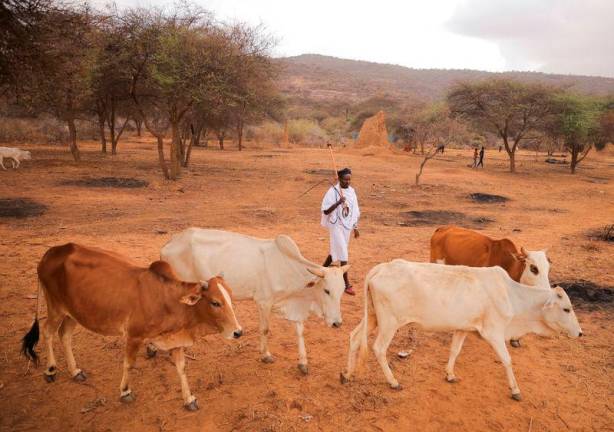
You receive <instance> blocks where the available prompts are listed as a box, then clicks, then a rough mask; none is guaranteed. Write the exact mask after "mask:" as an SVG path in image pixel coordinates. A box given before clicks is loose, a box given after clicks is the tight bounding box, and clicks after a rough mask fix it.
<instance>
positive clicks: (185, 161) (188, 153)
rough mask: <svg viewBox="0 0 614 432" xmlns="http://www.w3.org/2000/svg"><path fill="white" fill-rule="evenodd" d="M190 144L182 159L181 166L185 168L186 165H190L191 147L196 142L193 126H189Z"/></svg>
mask: <svg viewBox="0 0 614 432" xmlns="http://www.w3.org/2000/svg"><path fill="white" fill-rule="evenodd" d="M190 132H191V135H190V143H189V144H188V148H187V149H186V151H185V156H184V158H183V164H182V165H183V166H184V167H185V168H187V167H188V164H189V163H190V156H191V155H192V146H193V145H194V141H196V133H195V132H196V131H195V130H194V126H192V125H190Z"/></svg>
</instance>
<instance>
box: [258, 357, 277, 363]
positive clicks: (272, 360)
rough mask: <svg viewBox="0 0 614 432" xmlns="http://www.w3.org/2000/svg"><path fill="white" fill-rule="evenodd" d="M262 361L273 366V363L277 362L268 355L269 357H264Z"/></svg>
mask: <svg viewBox="0 0 614 432" xmlns="http://www.w3.org/2000/svg"><path fill="white" fill-rule="evenodd" d="M260 361H261V362H262V363H266V364H271V363H273V362H274V361H275V359H274V358H273V356H270V355H268V356H264V357H262V358H261V359H260Z"/></svg>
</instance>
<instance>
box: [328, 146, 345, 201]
mask: <svg viewBox="0 0 614 432" xmlns="http://www.w3.org/2000/svg"><path fill="white" fill-rule="evenodd" d="M326 145H327V146H328V150H330V157H331V159H332V160H333V170H334V171H335V172H334V175H335V176H337V177H339V175H338V174H337V173H338V170H337V163H336V162H335V154H334V153H333V146H332V144H331V143H328V144H326ZM335 180H336V179H335ZM333 184H334V183H333ZM339 195H341V198H343V190H342V189H341V184H339ZM343 208H344V209H347V208H348V203H347V202H346V201H344V202H343Z"/></svg>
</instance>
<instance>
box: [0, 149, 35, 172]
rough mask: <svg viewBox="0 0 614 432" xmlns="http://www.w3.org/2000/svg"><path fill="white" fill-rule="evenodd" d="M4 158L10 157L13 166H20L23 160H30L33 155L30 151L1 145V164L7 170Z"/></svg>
mask: <svg viewBox="0 0 614 432" xmlns="http://www.w3.org/2000/svg"><path fill="white" fill-rule="evenodd" d="M4 159H10V160H11V165H12V166H13V168H19V165H20V163H21V160H22V159H23V160H30V159H32V155H31V154H30V152H29V151H26V150H20V149H18V148H15V147H0V166H1V167H2V169H3V170H5V171H6V167H5V166H4Z"/></svg>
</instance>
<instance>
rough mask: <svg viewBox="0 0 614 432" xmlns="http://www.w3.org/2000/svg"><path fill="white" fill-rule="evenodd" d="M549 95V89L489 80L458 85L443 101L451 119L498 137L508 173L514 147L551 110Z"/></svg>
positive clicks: (513, 169)
mask: <svg viewBox="0 0 614 432" xmlns="http://www.w3.org/2000/svg"><path fill="white" fill-rule="evenodd" d="M553 94H554V90H553V89H551V88H548V87H545V86H543V85H539V84H522V83H519V82H516V81H512V80H502V79H491V80H487V81H481V82H476V83H461V84H459V85H457V86H456V87H454V88H453V89H452V90H451V91H450V92H449V93H448V97H447V100H448V104H449V106H450V111H451V113H452V114H453V115H454V116H459V117H461V118H466V119H467V120H469V121H471V122H472V123H473V124H474V125H475V126H476V127H477V128H479V129H482V130H485V131H489V132H493V133H496V134H497V135H498V136H499V137H501V139H502V140H503V144H504V146H505V151H506V152H507V154H508V156H509V158H510V172H516V150H517V149H518V145H519V144H520V142H521V141H522V140H524V139H526V138H527V137H528V136H529V134H530V133H531V131H535V130H539V129H540V128H541V127H542V126H543V124H544V122H545V120H546V118H547V116H548V115H549V114H550V112H551V110H552V103H551V101H552V96H553Z"/></svg>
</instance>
